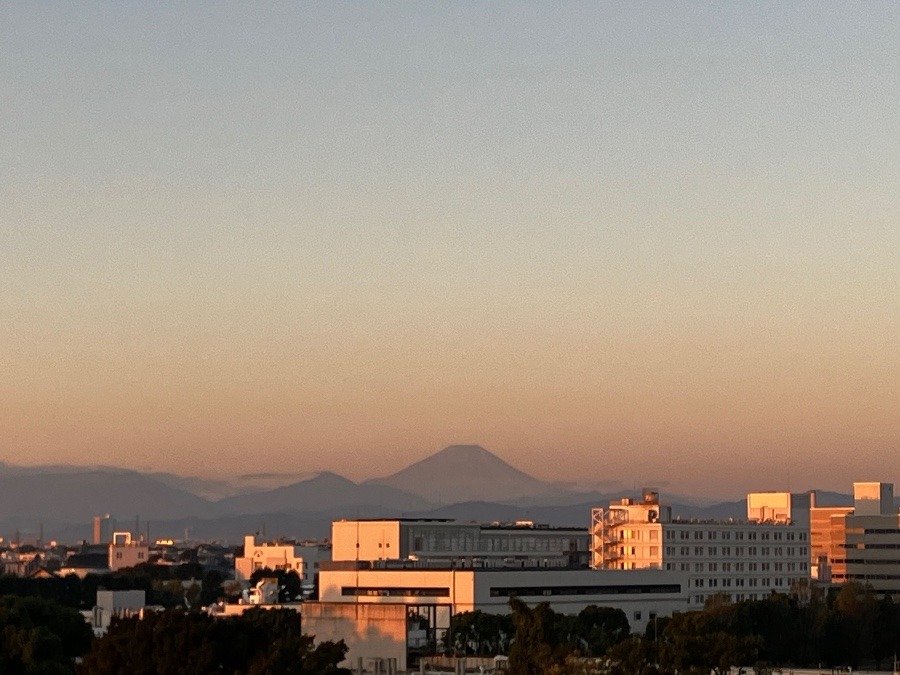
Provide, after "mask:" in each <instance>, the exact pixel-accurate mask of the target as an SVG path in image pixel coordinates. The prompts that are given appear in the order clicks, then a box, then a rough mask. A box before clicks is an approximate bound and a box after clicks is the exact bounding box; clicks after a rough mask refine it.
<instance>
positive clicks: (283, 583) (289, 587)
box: [250, 567, 303, 602]
mask: <svg viewBox="0 0 900 675" xmlns="http://www.w3.org/2000/svg"><path fill="white" fill-rule="evenodd" d="M260 579H278V600H279V602H294V600H299V599H301V598H302V597H303V582H302V581H301V579H300V575H299V574H297V573H296V572H295V571H294V570H288V571H286V572H285V571H284V570H270V569H269V568H268V567H265V568H263V569H261V570H256V571H255V572H253V574H252V575H251V576H250V585H251V586H252V585H254V584H255V583H256V582H258V581H259V580H260Z"/></svg>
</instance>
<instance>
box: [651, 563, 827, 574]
mask: <svg viewBox="0 0 900 675" xmlns="http://www.w3.org/2000/svg"><path fill="white" fill-rule="evenodd" d="M744 565H745V563H708V564H707V563H693V565H692V564H691V563H687V562H683V563H673V562H669V563H666V569H667V570H669V571H675V570H680V571H681V572H707V571H708V572H718V571H720V570H719V568H720V567H721V571H722V572H743V571H744ZM746 567H747V571H748V572H769V571H775V572H805V571H806V570H807V569H808V567H809V564H808V563H805V562H788V563H780V562H777V563H755V562H751V563H746Z"/></svg>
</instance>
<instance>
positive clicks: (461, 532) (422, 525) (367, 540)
mask: <svg viewBox="0 0 900 675" xmlns="http://www.w3.org/2000/svg"><path fill="white" fill-rule="evenodd" d="M331 543H332V560H335V561H357V560H363V561H375V560H418V561H422V562H423V563H430V564H434V565H443V566H450V565H455V566H468V567H587V564H588V557H589V548H588V546H589V543H590V537H589V535H588V532H587V530H585V529H584V528H576V527H546V526H542V525H535V524H534V523H533V522H531V521H519V522H518V523H515V524H511V525H501V524H499V523H494V524H491V525H478V524H474V523H460V522H457V521H454V520H444V519H418V518H410V519H407V518H400V519H394V520H339V521H335V522H334V523H332V527H331Z"/></svg>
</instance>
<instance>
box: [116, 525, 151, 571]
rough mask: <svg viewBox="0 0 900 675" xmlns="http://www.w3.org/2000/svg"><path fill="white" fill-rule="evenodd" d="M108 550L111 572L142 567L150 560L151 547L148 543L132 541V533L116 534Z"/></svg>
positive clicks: (138, 540) (137, 540) (139, 540)
mask: <svg viewBox="0 0 900 675" xmlns="http://www.w3.org/2000/svg"><path fill="white" fill-rule="evenodd" d="M108 550H109V569H110V571H111V572H115V571H117V570H121V569H125V568H126V567H134V566H136V565H142V564H144V563H146V562H148V561H149V558H150V547H149V546H148V545H147V542H145V541H143V540H141V539H132V538H131V532H114V533H113V535H112V541H111V542H110V543H109V548H108Z"/></svg>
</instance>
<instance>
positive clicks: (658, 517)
mask: <svg viewBox="0 0 900 675" xmlns="http://www.w3.org/2000/svg"><path fill="white" fill-rule="evenodd" d="M747 504H748V519H747V520H746V521H732V520H727V521H718V520H680V519H673V518H672V514H671V508H670V507H668V506H665V505H662V504H660V502H659V493H658V492H657V491H656V490H652V489H647V490H644V494H643V499H642V500H641V501H640V502H636V501H634V500H631V499H623V500H621V501H619V502H614V503H612V504H610V506H609V507H607V508H596V509H593V511H592V519H591V520H592V526H591V566H592V567H593V568H594V569H607V570H609V569H618V570H642V569H658V570H667V571H673V572H681V573H684V574H686V575H688V577H689V580H688V586H689V596H690V598H689V600H690V604H691V606H693V607H698V606H702V605H703V604H704V603H705V602H706V600H707V599H708V598H709V597H710V596H712V595H716V594H719V593H724V594H726V595H728V596H729V597H730V598H731V599H732V600H735V601H741V600H761V599H763V598H764V597H765V596H767V595H769V594H770V593H773V592H778V593H787V592H789V591H790V590H791V587H792V586H793V585H794V584H795V583H797V582H799V581H803V580H808V579H809V576H810V564H809V562H810V552H809V526H808V524H806V523H808V517H807V518H805V519H803V518H797V519H795V518H793V517H792V510H791V502H790V494H789V493H777V492H769V493H753V494H751V495H749V496H748V499H747ZM795 520H796V521H798V522H795Z"/></svg>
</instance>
